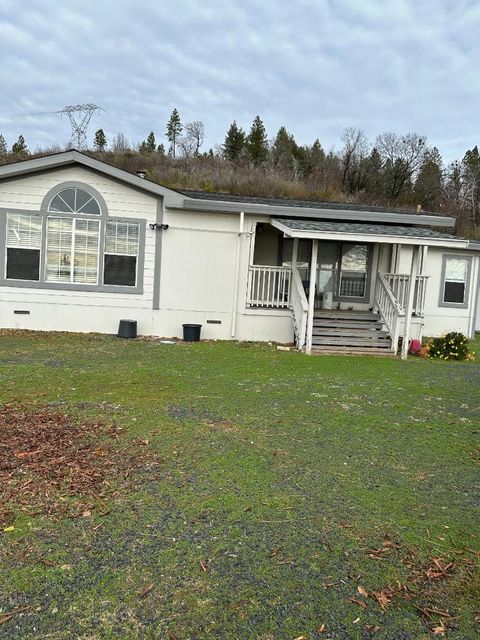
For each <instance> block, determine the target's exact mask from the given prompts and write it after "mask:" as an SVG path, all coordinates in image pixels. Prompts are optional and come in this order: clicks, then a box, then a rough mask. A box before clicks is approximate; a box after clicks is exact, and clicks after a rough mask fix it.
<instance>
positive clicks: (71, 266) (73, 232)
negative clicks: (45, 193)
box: [44, 214, 102, 287]
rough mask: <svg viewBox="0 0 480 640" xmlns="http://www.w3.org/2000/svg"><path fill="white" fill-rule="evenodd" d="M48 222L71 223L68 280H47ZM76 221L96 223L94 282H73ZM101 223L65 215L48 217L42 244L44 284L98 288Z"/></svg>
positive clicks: (96, 220) (96, 219)
mask: <svg viewBox="0 0 480 640" xmlns="http://www.w3.org/2000/svg"><path fill="white" fill-rule="evenodd" d="M50 220H71V221H72V232H71V239H70V280H49V279H48V230H49V222H50ZM78 220H87V221H92V222H96V223H97V225H98V238H97V279H96V281H95V282H82V281H78V280H74V274H75V253H76V252H75V236H76V230H77V221H78ZM101 223H102V221H101V220H100V218H99V217H96V218H90V217H88V218H73V217H66V216H65V214H64V215H61V216H60V215H58V216H48V217H47V226H46V231H45V243H44V248H45V256H44V263H45V264H44V280H45V282H49V283H57V284H63V283H64V284H72V285H77V284H79V285H83V286H86V287H96V286H98V282H99V271H100V257H101V251H100V246H101V245H100V239H101V235H102V224H101Z"/></svg>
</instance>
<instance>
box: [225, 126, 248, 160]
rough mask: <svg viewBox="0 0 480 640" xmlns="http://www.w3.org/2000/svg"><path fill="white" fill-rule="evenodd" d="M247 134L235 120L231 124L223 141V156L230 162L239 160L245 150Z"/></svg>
mask: <svg viewBox="0 0 480 640" xmlns="http://www.w3.org/2000/svg"><path fill="white" fill-rule="evenodd" d="M246 138H247V136H246V134H245V131H244V130H243V129H242V127H239V126H238V125H237V123H236V121H235V120H234V121H233V122H232V124H231V125H230V128H229V129H228V131H227V135H226V136H225V141H224V143H223V156H224V158H226V159H227V160H230V162H237V161H238V160H240V158H241V157H242V155H243V152H244V150H245V142H246Z"/></svg>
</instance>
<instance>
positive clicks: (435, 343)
mask: <svg viewBox="0 0 480 640" xmlns="http://www.w3.org/2000/svg"><path fill="white" fill-rule="evenodd" d="M427 346H428V355H429V356H430V358H439V359H440V360H473V355H474V354H473V352H470V349H469V346H468V338H467V337H466V336H464V335H463V333H459V332H457V331H451V332H450V333H447V334H446V335H443V336H440V337H439V338H433V339H432V340H431V341H430V342H429V343H428V344H427Z"/></svg>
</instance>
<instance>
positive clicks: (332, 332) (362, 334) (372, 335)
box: [312, 327, 388, 340]
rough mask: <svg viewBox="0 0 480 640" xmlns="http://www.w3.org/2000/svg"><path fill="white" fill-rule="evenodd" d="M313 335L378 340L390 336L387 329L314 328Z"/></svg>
mask: <svg viewBox="0 0 480 640" xmlns="http://www.w3.org/2000/svg"><path fill="white" fill-rule="evenodd" d="M312 336H313V337H315V336H328V337H331V338H365V339H369V340H378V339H383V338H388V334H387V332H386V331H377V330H372V329H315V327H314V329H313V332H312Z"/></svg>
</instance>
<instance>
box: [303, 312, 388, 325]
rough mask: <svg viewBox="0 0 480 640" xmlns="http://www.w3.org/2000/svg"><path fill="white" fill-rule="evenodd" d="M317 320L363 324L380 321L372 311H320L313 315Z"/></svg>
mask: <svg viewBox="0 0 480 640" xmlns="http://www.w3.org/2000/svg"><path fill="white" fill-rule="evenodd" d="M313 317H314V318H315V319H325V320H326V319H330V320H332V319H335V320H356V321H361V322H371V321H372V320H378V318H379V316H378V314H376V313H372V312H371V311H342V310H340V309H339V310H336V311H335V310H331V311H330V310H329V311H326V310H324V309H318V310H317V311H315V313H314V314H313Z"/></svg>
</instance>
